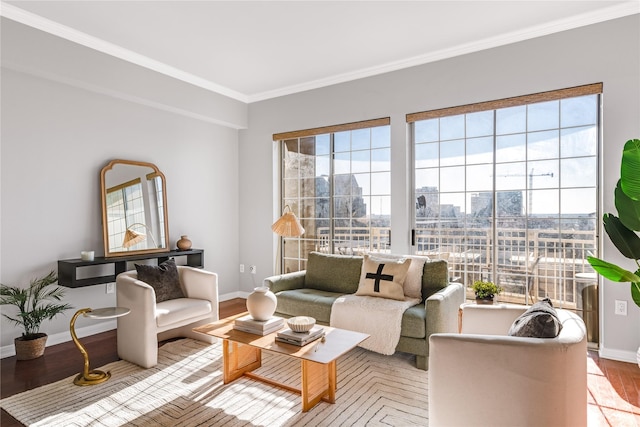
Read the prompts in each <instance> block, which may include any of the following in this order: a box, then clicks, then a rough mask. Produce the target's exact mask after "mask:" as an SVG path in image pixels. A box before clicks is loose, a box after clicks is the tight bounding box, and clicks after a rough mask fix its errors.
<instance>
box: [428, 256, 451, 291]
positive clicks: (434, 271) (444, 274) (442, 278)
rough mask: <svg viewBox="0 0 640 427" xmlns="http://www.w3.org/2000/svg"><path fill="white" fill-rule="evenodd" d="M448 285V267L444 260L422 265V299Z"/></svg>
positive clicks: (431, 261)
mask: <svg viewBox="0 0 640 427" xmlns="http://www.w3.org/2000/svg"><path fill="white" fill-rule="evenodd" d="M448 284H449V266H448V264H447V261H444V260H430V261H427V262H425V263H424V270H423V271H422V299H423V300H424V299H427V298H429V297H430V296H431V295H433V294H435V293H436V292H438V291H439V290H440V289H444V288H446V287H447V285H448Z"/></svg>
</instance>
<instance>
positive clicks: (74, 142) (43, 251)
mask: <svg viewBox="0 0 640 427" xmlns="http://www.w3.org/2000/svg"><path fill="white" fill-rule="evenodd" d="M4 24H5V21H4V20H3V28H2V54H3V56H2V59H3V64H2V65H3V68H2V76H1V77H2V80H1V84H2V105H1V107H2V109H1V113H2V127H1V145H0V156H1V157H0V168H1V169H0V185H1V193H0V195H1V199H0V202H1V206H0V213H1V216H0V219H1V227H0V282H2V283H4V284H11V285H26V284H28V282H29V280H30V279H32V278H34V277H40V276H42V275H44V274H46V273H47V272H48V271H50V270H51V269H57V260H59V259H67V258H79V257H80V251H81V250H87V249H93V250H95V251H96V255H102V254H103V253H104V251H103V241H102V225H101V217H102V214H101V204H100V170H101V169H102V167H103V166H105V165H106V164H107V163H108V162H109V161H110V160H112V159H115V158H121V159H128V160H139V161H146V162H150V163H154V164H155V165H156V166H158V168H159V169H160V170H161V171H162V172H163V173H164V175H165V177H166V181H167V182H166V184H167V204H168V220H169V237H170V239H169V240H170V245H171V247H174V248H175V244H176V241H177V240H178V239H179V238H180V236H181V235H183V234H187V235H189V236H190V238H191V240H192V241H193V247H194V248H203V249H205V268H207V269H209V270H212V271H215V272H217V273H218V275H219V284H220V289H219V293H220V295H222V296H225V295H226V296H235V293H236V291H237V289H238V287H237V283H238V269H237V265H238V253H239V245H238V239H237V236H238V228H239V215H238V188H239V184H238V179H237V174H238V131H237V130H236V129H233V128H231V127H229V126H221V125H219V124H213V123H214V122H216V121H217V120H218V119H219V118H220V117H222V116H221V115H220V116H217V115H216V114H215V109H209V108H201V107H202V106H203V105H205V104H211V105H216V102H217V101H219V99H217V98H216V96H213V95H215V94H211V93H204V94H203V93H200V92H198V95H197V96H196V95H194V96H192V97H190V96H188V93H189V92H188V91H184V90H183V89H184V87H183V86H182V85H183V84H182V83H180V82H172V81H165V80H164V79H162V78H158V76H156V75H155V74H156V73H152V72H149V71H147V72H146V73H148V75H147V77H146V78H145V76H143V75H141V74H140V72H141V70H135V73H133V74H132V79H133V81H130V80H128V78H127V74H126V72H125V70H123V69H122V68H121V67H122V66H123V64H122V63H119V62H118V63H111V62H110V61H108V58H100V64H101V66H102V67H107V68H103V69H102V70H101V72H102V73H107V74H108V73H109V72H115V73H117V74H118V73H120V74H118V81H119V82H118V85H120V88H119V89H118V90H114V88H115V87H116V84H115V83H113V81H111V82H109V80H108V79H107V82H106V86H101V87H98V86H95V85H93V84H92V85H85V84H83V81H81V78H82V75H77V76H75V77H74V79H66V76H67V74H66V71H65V67H66V68H73V67H71V66H70V63H73V62H75V63H77V64H78V66H82V67H86V64H83V62H85V61H89V62H91V61H93V60H94V59H95V58H94V55H95V54H96V53H95V52H93V51H90V50H89V49H86V48H82V47H78V46H77V45H73V44H72V43H70V42H66V41H62V40H60V39H57V38H55V40H49V38H50V37H51V36H46V37H43V35H44V33H41V32H37V33H33V34H32V33H31V32H30V31H26V33H29V34H30V37H29V38H28V39H25V38H21V37H22V35H24V33H25V31H21V32H20V33H19V35H20V36H21V37H17V36H16V33H14V32H11V31H9V28H10V27H11V26H5V25H4ZM19 28H20V29H21V30H24V28H21V27H19ZM31 31H35V30H31ZM31 39H33V40H31ZM32 41H33V43H32ZM45 41H46V46H44V47H43V48H45V49H49V48H51V44H56V48H57V49H59V50H58V53H59V59H58V60H59V61H60V64H56V63H55V58H54V57H53V56H50V57H49V58H48V60H49V61H50V62H47V63H44V62H42V63H41V64H40V65H41V67H40V68H39V69H38V70H37V72H36V73H34V74H35V75H33V74H32V73H31V71H32V70H31V69H28V68H23V67H21V66H20V63H29V62H30V61H32V60H33V57H32V56H30V55H37V54H38V53H39V51H38V49H37V44H39V43H40V44H43V43H44V42H45ZM16 45H18V46H16ZM22 48H24V49H22ZM10 52H13V53H12V54H11V55H10ZM5 55H6V56H5ZM8 57H10V59H11V61H7V62H8V63H9V64H8V66H9V67H11V68H7V67H5V62H4V60H5V59H6V58H8ZM114 61H117V60H115V59H114ZM110 64H111V65H110ZM110 66H112V68H109V67H110ZM16 70H19V71H16ZM23 71H27V72H23ZM122 73H124V74H122ZM43 77H45V78H43ZM94 77H95V76H94V75H93V74H92V73H89V74H88V75H87V80H91V78H94ZM156 78H158V79H157V80H155V79H156ZM140 80H143V81H145V82H146V83H145V84H146V85H147V88H146V89H147V90H148V92H149V93H153V94H154V96H155V97H156V100H158V99H162V104H164V105H171V104H174V105H179V107H180V108H179V109H176V110H174V111H170V109H165V108H162V106H159V105H158V104H157V103H155V104H154V103H151V102H146V101H145V100H144V99H143V98H144V94H143V93H142V92H139V93H138V94H137V96H136V97H135V99H134V98H131V99H127V97H123V96H120V95H121V94H125V95H126V92H123V91H122V89H123V88H126V87H127V86H128V85H130V84H133V83H134V82H138V83H139V81H140ZM202 92H206V91H202ZM138 95H139V96H138ZM175 99H180V102H179V103H174V102H173V100H175ZM132 101H136V102H132ZM204 101H206V102H204ZM219 102H221V103H222V104H223V105H226V104H228V102H229V101H228V100H224V99H223V100H220V101H219ZM233 108H236V111H235V112H233V114H229V112H228V111H227V112H226V114H227V116H226V117H223V118H224V121H225V122H229V121H233V122H235V125H234V126H237V127H241V126H242V125H243V122H244V123H246V121H247V117H246V114H247V108H246V106H240V107H238V106H237V105H235V104H234V107H233ZM194 111H197V112H198V113H197V115H196V114H191V113H193V112H194ZM205 114H208V117H209V119H206V120H205V119H195V118H193V117H195V116H198V117H200V116H203V115H205ZM105 286H106V285H97V286H91V287H86V288H79V289H69V290H68V291H67V298H66V301H68V302H69V303H70V304H72V305H73V306H74V307H75V308H76V309H80V308H84V307H93V308H99V307H106V306H113V305H115V295H111V294H110V295H107V294H106V293H105ZM5 310H7V312H9V310H12V309H11V308H9V307H2V311H3V312H5ZM73 313H74V311H69V312H68V313H67V314H66V315H62V316H59V317H58V318H56V319H55V320H54V321H52V322H46V323H45V324H44V327H43V331H44V332H47V333H49V334H50V335H51V336H52V337H53V341H55V342H58V341H60V340H65V339H66V340H68V339H70V337H69V333H68V329H69V320H70V318H71V316H72V315H73ZM1 322H2V323H1V327H2V332H1V341H0V346H2V350H3V352H2V353H3V355H6V353H7V351H10V350H9V349H8V347H11V344H13V338H15V337H17V336H19V334H20V331H19V330H17V329H16V328H15V327H13V326H12V325H11V324H10V323H8V322H7V321H6V320H5V319H2V321H1ZM77 327H78V328H80V329H82V328H85V329H86V331H87V332H85V334H86V333H91V332H92V331H96V330H100V329H101V328H102V329H112V328H113V322H111V323H110V324H108V325H107V324H105V325H103V326H100V325H96V322H95V321H92V320H87V319H84V320H83V319H82V318H80V319H79V320H78V322H77ZM79 335H80V336H82V335H83V333H82V332H80V333H79ZM51 341H52V339H50V343H49V344H52V342H51Z"/></svg>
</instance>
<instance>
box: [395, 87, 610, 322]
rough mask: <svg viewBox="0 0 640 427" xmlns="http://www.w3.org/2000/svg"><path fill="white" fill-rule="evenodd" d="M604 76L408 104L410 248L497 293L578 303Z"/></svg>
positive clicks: (592, 222)
mask: <svg viewBox="0 0 640 427" xmlns="http://www.w3.org/2000/svg"><path fill="white" fill-rule="evenodd" d="M601 90H602V85H601V84H596V85H588V86H582V87H578V88H572V89H566V90H560V91H553V92H547V93H544V94H536V95H531V96H524V97H519V98H511V99H508V100H500V101H495V102H488V103H483V104H476V105H468V106H463V107H457V108H450V109H446V110H438V111H431V112H424V113H416V114H410V115H408V116H407V120H408V122H409V123H411V125H412V126H411V128H412V134H413V146H414V160H415V164H414V166H415V167H414V200H415V215H414V218H415V221H414V222H415V224H414V230H413V242H412V244H413V245H414V251H415V252H416V253H419V254H428V255H429V256H432V257H436V258H443V259H447V260H448V261H449V266H450V270H451V279H452V280H456V281H460V282H461V283H464V284H465V285H466V286H467V293H468V296H469V297H472V292H471V290H470V288H469V287H470V286H471V285H472V284H473V282H474V281H475V280H480V279H482V280H492V281H494V282H497V283H498V284H499V285H501V286H502V287H503V288H504V290H505V292H503V294H502V295H500V299H501V300H503V301H508V302H518V303H531V302H535V301H537V300H539V299H541V298H544V297H549V298H551V299H552V300H553V302H554V305H556V306H563V307H566V308H574V309H582V308H584V306H585V305H586V304H587V303H586V302H585V301H586V300H587V299H588V298H589V295H587V294H586V293H585V286H587V285H593V284H594V283H595V280H593V279H592V278H593V277H595V275H593V271H592V270H591V268H590V266H589V264H588V263H587V261H586V257H587V256H588V255H589V254H593V253H595V251H596V248H597V243H596V238H597V235H596V228H597V223H598V216H599V215H598V208H597V206H598V194H597V193H598V192H597V182H598V172H597V171H598V166H597V165H598V146H599V144H598V139H599V133H600V132H599V116H600V115H599V111H600V95H599V94H600V93H601Z"/></svg>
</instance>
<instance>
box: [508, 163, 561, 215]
mask: <svg viewBox="0 0 640 427" xmlns="http://www.w3.org/2000/svg"><path fill="white" fill-rule="evenodd" d="M533 171H534V168H531V171H530V172H529V173H528V174H526V175H524V174H518V173H516V174H508V175H499V176H502V177H509V176H528V177H529V194H528V195H527V214H528V215H531V211H532V208H533V177H534V176H548V177H551V178H553V172H547V173H533Z"/></svg>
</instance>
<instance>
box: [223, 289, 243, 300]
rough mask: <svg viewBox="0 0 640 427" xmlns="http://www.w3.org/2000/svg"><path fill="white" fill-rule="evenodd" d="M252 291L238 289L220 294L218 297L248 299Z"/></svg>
mask: <svg viewBox="0 0 640 427" xmlns="http://www.w3.org/2000/svg"><path fill="white" fill-rule="evenodd" d="M249 293H250V292H242V291H238V292H231V293H228V294H224V295H219V296H218V299H219V300H220V301H229V300H232V299H235V298H243V299H247V297H248V296H249Z"/></svg>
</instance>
